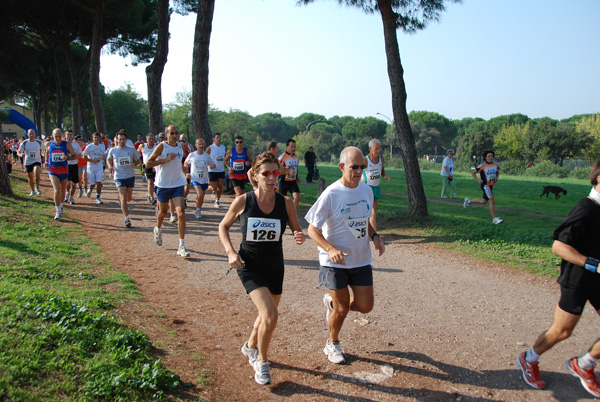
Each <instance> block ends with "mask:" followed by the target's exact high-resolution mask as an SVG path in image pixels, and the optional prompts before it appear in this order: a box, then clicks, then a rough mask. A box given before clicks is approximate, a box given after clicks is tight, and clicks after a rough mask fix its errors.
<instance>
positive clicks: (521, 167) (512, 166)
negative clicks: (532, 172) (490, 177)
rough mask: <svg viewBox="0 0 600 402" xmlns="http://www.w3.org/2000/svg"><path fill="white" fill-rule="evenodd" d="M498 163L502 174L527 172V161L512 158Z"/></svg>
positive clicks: (517, 174) (515, 174)
mask: <svg viewBox="0 0 600 402" xmlns="http://www.w3.org/2000/svg"><path fill="white" fill-rule="evenodd" d="M498 165H499V166H500V172H501V173H502V174H509V175H513V176H519V175H522V174H524V173H525V170H526V168H525V166H526V165H527V163H525V162H523V161H520V160H517V159H512V160H506V161H503V162H500V163H499V164H498Z"/></svg>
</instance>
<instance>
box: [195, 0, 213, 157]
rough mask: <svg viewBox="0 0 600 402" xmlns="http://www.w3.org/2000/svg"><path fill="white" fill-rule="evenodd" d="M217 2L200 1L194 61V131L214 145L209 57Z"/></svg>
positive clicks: (209, 0) (196, 135) (196, 136)
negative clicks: (209, 90) (211, 124)
mask: <svg viewBox="0 0 600 402" xmlns="http://www.w3.org/2000/svg"><path fill="white" fill-rule="evenodd" d="M214 11H215V0H198V12H197V13H198V15H197V17H196V30H195V34H194V56H193V61H192V129H193V130H194V137H195V138H203V139H204V143H205V144H207V145H208V144H211V143H212V133H211V131H210V123H209V122H208V57H209V46H210V34H211V32H212V19H213V14H214Z"/></svg>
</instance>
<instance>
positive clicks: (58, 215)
mask: <svg viewBox="0 0 600 402" xmlns="http://www.w3.org/2000/svg"><path fill="white" fill-rule="evenodd" d="M54 219H60V212H58V211H56V214H55V215H54Z"/></svg>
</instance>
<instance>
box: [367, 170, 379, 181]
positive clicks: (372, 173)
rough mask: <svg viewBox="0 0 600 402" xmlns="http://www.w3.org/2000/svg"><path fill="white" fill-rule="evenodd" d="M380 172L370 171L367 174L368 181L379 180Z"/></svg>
mask: <svg viewBox="0 0 600 402" xmlns="http://www.w3.org/2000/svg"><path fill="white" fill-rule="evenodd" d="M380 177H381V172H380V171H379V170H371V171H370V172H369V180H379V178H380Z"/></svg>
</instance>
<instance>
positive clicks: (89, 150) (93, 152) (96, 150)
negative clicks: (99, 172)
mask: <svg viewBox="0 0 600 402" xmlns="http://www.w3.org/2000/svg"><path fill="white" fill-rule="evenodd" d="M105 151H106V147H105V146H104V143H102V142H101V143H100V144H98V145H94V143H93V142H92V143H91V144H88V145H87V146H86V147H85V150H84V151H83V154H84V155H85V156H87V157H88V158H90V159H93V160H98V159H99V160H100V162H90V161H88V163H87V165H88V167H99V166H100V167H102V157H103V156H104V152H105Z"/></svg>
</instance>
